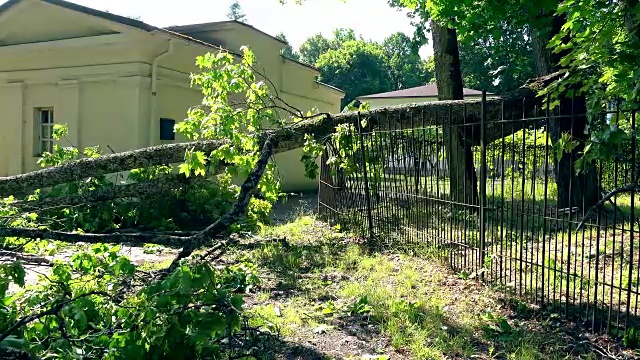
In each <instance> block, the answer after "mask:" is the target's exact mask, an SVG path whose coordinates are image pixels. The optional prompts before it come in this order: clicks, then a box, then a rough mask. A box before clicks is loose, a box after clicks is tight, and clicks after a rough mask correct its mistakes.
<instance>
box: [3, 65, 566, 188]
mask: <svg viewBox="0 0 640 360" xmlns="http://www.w3.org/2000/svg"><path fill="white" fill-rule="evenodd" d="M558 76H559V75H558V74H554V75H551V76H547V77H544V78H539V79H534V80H531V81H529V82H528V83H527V84H525V85H523V86H522V87H520V88H519V89H517V90H515V91H513V92H512V93H510V94H508V95H506V96H503V97H499V98H490V99H487V102H486V113H487V118H488V119H489V120H499V119H502V118H506V119H518V118H522V117H526V116H532V115H533V114H534V113H535V112H536V111H539V109H540V107H541V105H542V99H541V98H540V97H539V96H538V93H539V91H540V90H542V89H544V88H545V87H546V86H548V85H549V84H551V83H552V82H553V81H554V80H555V79H557V77H558ZM442 114H446V116H445V115H442ZM481 114H482V101H481V100H478V99H472V100H454V101H434V102H427V103H418V104H412V105H405V106H392V107H384V108H379V109H375V110H371V111H367V112H349V113H342V114H336V115H331V114H319V115H316V116H311V117H309V118H308V119H306V120H303V121H300V122H299V123H296V124H293V125H291V126H287V127H284V128H282V129H278V130H270V131H265V134H264V135H263V139H266V138H272V139H273V140H272V141H273V142H274V144H276V145H275V146H274V149H275V150H274V151H275V153H281V152H286V151H290V150H294V149H299V148H301V147H302V146H303V145H304V142H305V139H304V135H305V134H311V135H312V136H313V137H314V138H315V139H316V140H317V141H321V142H323V141H324V140H326V139H327V138H329V137H330V136H331V135H332V134H333V133H335V129H336V126H338V125H340V124H348V123H351V124H353V123H355V122H356V121H358V119H365V118H366V119H367V122H368V125H367V128H366V129H365V131H367V130H371V129H389V128H391V129H410V128H411V127H412V126H415V125H416V124H418V123H421V124H425V125H427V126H430V125H433V126H437V125H447V124H473V125H471V126H470V128H469V132H471V131H472V130H471V127H473V128H477V130H473V131H472V132H473V133H474V134H480V131H479V126H480V124H479V123H478V121H479V119H480V117H481ZM505 114H506V115H505ZM510 115H511V116H510ZM523 126H524V125H523V122H518V121H512V122H504V123H502V122H495V121H492V122H488V123H487V128H486V129H485V134H486V141H487V142H491V141H493V140H495V139H498V138H500V137H504V136H507V135H509V134H511V133H512V132H515V131H518V130H520V129H522V127H523ZM476 139H477V140H476ZM263 141H264V140H263ZM475 142H478V143H479V137H474V144H475ZM228 144H229V143H228V142H226V141H222V140H205V141H195V142H188V143H181V144H171V145H160V146H153V147H148V148H144V149H140V150H132V151H127V152H122V153H117V154H112V155H105V156H100V157H97V158H93V159H81V160H77V161H73V162H69V163H67V164H64V165H61V166H56V167H51V168H46V169H42V170H38V171H34V172H30V173H27V174H21V175H15V176H9V177H3V178H0V197H3V196H9V195H14V194H24V193H28V192H30V191H33V190H36V189H42V188H47V187H50V186H53V185H57V184H62V183H67V182H72V181H78V180H81V179H84V178H87V177H90V176H98V175H105V174H111V173H116V172H120V171H126V170H131V169H137V168H143V167H148V166H154V165H163V164H172V163H178V162H181V161H183V160H184V154H185V152H186V151H187V150H191V151H203V152H211V151H214V150H216V149H219V148H220V147H221V146H223V145H228Z"/></svg>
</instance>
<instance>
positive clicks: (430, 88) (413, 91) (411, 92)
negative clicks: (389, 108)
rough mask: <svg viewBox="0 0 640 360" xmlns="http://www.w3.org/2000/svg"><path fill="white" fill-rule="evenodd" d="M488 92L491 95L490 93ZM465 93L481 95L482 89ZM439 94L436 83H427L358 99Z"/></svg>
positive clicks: (465, 92) (464, 90) (465, 91)
mask: <svg viewBox="0 0 640 360" xmlns="http://www.w3.org/2000/svg"><path fill="white" fill-rule="evenodd" d="M487 94H488V95H491V94H489V93H487ZM463 95H464V96H480V95H482V91H478V90H473V89H467V88H464V89H463ZM437 96H438V87H437V86H436V84H427V85H423V86H418V87H413V88H408V89H402V90H396V91H389V92H385V93H379V94H372V95H364V96H359V97H358V99H390V98H423V97H437Z"/></svg>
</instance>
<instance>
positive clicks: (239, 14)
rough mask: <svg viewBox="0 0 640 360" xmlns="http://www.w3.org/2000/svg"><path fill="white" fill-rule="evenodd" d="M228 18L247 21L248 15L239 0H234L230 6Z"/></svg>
mask: <svg viewBox="0 0 640 360" xmlns="http://www.w3.org/2000/svg"><path fill="white" fill-rule="evenodd" d="M227 18H229V19H231V20H236V21H242V22H244V23H246V22H247V15H246V14H245V13H244V12H243V11H242V6H240V3H239V2H238V0H234V2H233V3H232V4H231V6H229V12H228V13H227Z"/></svg>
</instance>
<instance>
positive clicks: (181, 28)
mask: <svg viewBox="0 0 640 360" xmlns="http://www.w3.org/2000/svg"><path fill="white" fill-rule="evenodd" d="M224 24H237V25H242V26H244V27H248V28H250V29H251V30H254V31H257V32H259V33H260V34H262V35H265V36H267V37H270V38H271V39H273V40H275V41H277V42H279V43H281V44H283V45H287V42H286V41H283V40H280V39H278V38H277V37H275V36H273V35H271V34H268V33H266V32H264V31H262V30H260V29H258V28H257V27H254V26H253V25H250V24H247V23H244V22H242V21H238V20H224V21H212V22H207V23H198V24H187V25H173V26H167V27H165V28H164V29H166V30H170V31H174V32H178V33H179V32H181V31H185V32H187V31H192V32H204V31H208V30H207V29H206V27H207V26H212V25H224ZM198 28H201V30H200V31H198Z"/></svg>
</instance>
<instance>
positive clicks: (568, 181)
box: [532, 13, 601, 209]
mask: <svg viewBox="0 0 640 360" xmlns="http://www.w3.org/2000/svg"><path fill="white" fill-rule="evenodd" d="M542 17H548V18H549V19H550V20H551V21H550V22H548V23H547V26H544V27H538V28H534V29H533V30H532V43H533V51H534V59H535V62H536V68H537V70H538V75H539V76H546V75H549V74H552V73H555V72H556V71H558V65H557V64H559V62H560V60H561V58H562V56H563V55H564V54H563V53H553V52H552V49H549V48H548V46H547V45H548V44H549V40H551V38H552V37H553V36H554V35H556V34H558V33H559V32H560V29H561V27H562V25H563V24H564V23H565V22H566V19H565V17H564V16H556V15H554V14H553V13H546V14H542ZM578 87H579V85H578V86H575V88H578ZM554 111H555V115H557V116H556V117H555V119H552V120H551V121H550V123H549V128H548V131H549V137H550V138H551V141H552V143H553V144H558V142H559V141H560V139H561V138H562V136H563V134H568V135H570V136H571V138H572V139H573V140H575V141H577V142H578V146H576V147H575V148H574V149H573V150H572V151H571V152H569V153H567V152H563V153H562V155H561V156H560V159H558V158H557V157H556V156H553V159H554V161H555V167H556V169H555V175H556V179H555V180H556V185H557V188H558V204H557V206H558V208H572V207H580V208H582V209H586V208H589V207H591V206H593V205H595V204H596V203H597V202H598V200H600V198H601V191H600V188H599V182H598V176H597V172H596V169H595V165H593V163H591V164H589V165H587V166H586V168H585V169H583V170H581V171H580V172H577V171H576V169H575V163H576V160H577V159H578V158H580V153H581V152H582V151H583V150H584V146H585V142H586V140H587V134H585V130H586V125H587V116H586V113H587V107H586V99H585V97H584V96H575V97H567V96H561V98H560V106H559V108H558V109H555V110H554Z"/></svg>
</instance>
